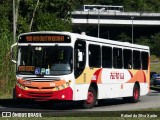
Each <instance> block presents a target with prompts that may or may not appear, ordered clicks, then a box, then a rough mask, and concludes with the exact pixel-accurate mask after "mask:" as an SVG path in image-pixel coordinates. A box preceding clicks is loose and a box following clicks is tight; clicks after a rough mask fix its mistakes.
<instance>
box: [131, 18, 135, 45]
mask: <svg viewBox="0 0 160 120" xmlns="http://www.w3.org/2000/svg"><path fill="white" fill-rule="evenodd" d="M131 19H132V44H133V19H134V17H131Z"/></svg>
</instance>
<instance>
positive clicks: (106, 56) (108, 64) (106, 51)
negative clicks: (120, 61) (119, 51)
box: [102, 46, 112, 68]
mask: <svg viewBox="0 0 160 120" xmlns="http://www.w3.org/2000/svg"><path fill="white" fill-rule="evenodd" d="M102 67H104V68H112V47H108V46H102Z"/></svg>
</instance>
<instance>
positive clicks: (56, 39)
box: [19, 34, 71, 43]
mask: <svg viewBox="0 0 160 120" xmlns="http://www.w3.org/2000/svg"><path fill="white" fill-rule="evenodd" d="M70 42H71V39H70V37H69V36H67V35H58V34H27V35H22V36H20V37H19V43H70Z"/></svg>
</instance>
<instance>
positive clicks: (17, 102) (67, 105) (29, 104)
mask: <svg viewBox="0 0 160 120" xmlns="http://www.w3.org/2000/svg"><path fill="white" fill-rule="evenodd" d="M120 104H124V102H123V100H122V99H121V98H120V99H106V100H100V101H98V105H96V106H95V107H102V106H104V107H105V106H112V105H120ZM0 106H1V107H0V111H2V110H3V111H4V109H6V110H7V109H9V110H12V109H13V111H15V110H32V111H33V110H42V111H43V110H44V111H46V110H73V109H74V110H81V109H82V108H81V106H80V104H79V102H68V101H65V102H57V101H50V102H45V103H44V102H35V101H32V100H24V99H1V100H0Z"/></svg>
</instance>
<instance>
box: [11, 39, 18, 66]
mask: <svg viewBox="0 0 160 120" xmlns="http://www.w3.org/2000/svg"><path fill="white" fill-rule="evenodd" d="M17 44H18V43H17V42H16V43H14V44H13V45H12V46H11V61H12V62H13V63H15V64H16V63H17V62H16V60H14V50H13V48H14V47H15V46H17Z"/></svg>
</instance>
